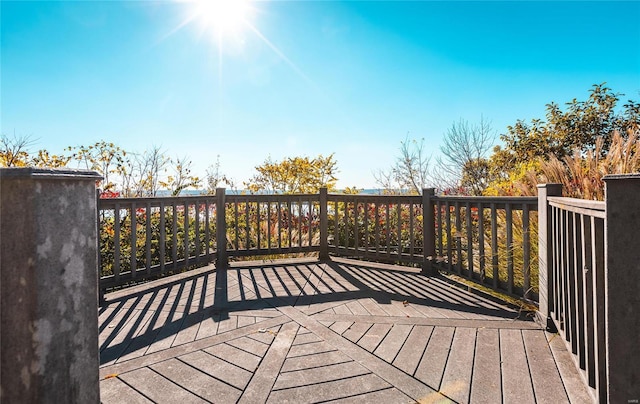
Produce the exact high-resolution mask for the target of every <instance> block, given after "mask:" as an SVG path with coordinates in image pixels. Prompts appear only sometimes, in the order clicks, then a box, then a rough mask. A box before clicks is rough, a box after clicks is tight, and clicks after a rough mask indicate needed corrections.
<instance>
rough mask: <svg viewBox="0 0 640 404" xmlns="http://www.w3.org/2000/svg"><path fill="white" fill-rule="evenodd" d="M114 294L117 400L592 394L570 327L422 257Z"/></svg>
mask: <svg viewBox="0 0 640 404" xmlns="http://www.w3.org/2000/svg"><path fill="white" fill-rule="evenodd" d="M107 300H108V303H107V304H106V305H104V306H103V307H101V309H100V316H99V325H100V340H99V343H100V362H101V369H100V379H101V381H100V389H101V399H102V401H103V402H104V403H137V402H167V403H191V402H219V403H234V402H243V403H262V402H273V403H286V402H289V403H306V402H325V401H333V400H338V401H341V402H356V403H412V402H420V403H428V402H450V401H451V402H459V403H466V402H472V403H500V402H504V403H544V402H549V403H562V402H576V403H586V402H592V398H591V396H590V394H589V392H588V390H587V388H586V387H585V386H584V384H583V381H582V378H581V376H580V375H579V373H578V372H577V371H576V370H575V366H574V363H573V359H572V358H571V356H570V354H569V352H567V350H566V349H565V345H564V343H563V341H562V340H561V338H560V337H559V336H554V334H549V333H546V332H545V331H544V330H543V329H542V328H541V327H540V326H539V325H538V324H536V323H535V322H533V321H531V319H530V318H527V316H525V315H520V313H519V311H518V310H517V309H513V308H511V307H508V306H506V305H503V304H499V303H496V302H494V301H492V300H489V299H486V298H483V297H481V296H479V295H477V294H474V293H471V292H469V291H467V290H464V289H462V288H460V287H457V286H453V285H451V284H449V283H447V282H446V281H445V280H444V279H443V278H439V277H430V278H429V277H426V276H423V275H420V274H419V273H418V271H417V270H413V269H407V268H400V267H393V266H385V265H378V264H369V263H364V262H361V261H348V260H338V259H334V260H333V261H330V262H327V263H319V262H315V261H300V260H291V261H277V262H269V261H266V262H260V263H244V264H238V263H236V264H233V265H232V266H231V267H230V268H229V269H228V270H227V271H226V272H225V271H215V270H214V268H213V267H208V268H204V269H201V270H198V271H197V272H191V273H189V274H183V275H179V276H177V277H173V278H167V279H164V280H160V281H154V282H151V283H148V284H145V285H142V286H137V287H133V288H129V289H124V290H121V291H118V292H114V293H111V294H108V295H107Z"/></svg>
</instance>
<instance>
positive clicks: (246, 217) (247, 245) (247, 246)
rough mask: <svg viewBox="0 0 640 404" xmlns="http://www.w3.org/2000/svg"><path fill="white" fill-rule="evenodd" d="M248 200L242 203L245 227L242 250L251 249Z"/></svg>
mask: <svg viewBox="0 0 640 404" xmlns="http://www.w3.org/2000/svg"><path fill="white" fill-rule="evenodd" d="M249 204H250V203H249V198H247V199H246V200H245V203H244V226H245V229H244V230H245V246H244V249H245V250H250V249H251V238H250V237H251V236H250V232H249V230H250V228H251V221H250V220H249V219H250V217H251V213H250V209H251V208H250V206H249ZM289 245H291V243H289Z"/></svg>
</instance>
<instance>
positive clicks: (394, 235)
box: [327, 195, 425, 264]
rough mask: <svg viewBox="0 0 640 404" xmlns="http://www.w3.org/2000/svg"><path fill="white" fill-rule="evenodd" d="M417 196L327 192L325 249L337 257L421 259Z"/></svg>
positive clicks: (422, 247) (421, 245) (420, 218)
mask: <svg viewBox="0 0 640 404" xmlns="http://www.w3.org/2000/svg"><path fill="white" fill-rule="evenodd" d="M422 206H423V205H422V197H420V196H375V195H329V196H328V207H327V215H328V235H329V240H328V249H329V252H330V253H333V254H335V255H340V256H347V257H354V258H364V259H371V260H376V261H381V262H392V263H419V264H422V263H423V262H424V257H425V255H424V242H423V239H424V236H423V228H424V226H423V219H422V215H423V209H422Z"/></svg>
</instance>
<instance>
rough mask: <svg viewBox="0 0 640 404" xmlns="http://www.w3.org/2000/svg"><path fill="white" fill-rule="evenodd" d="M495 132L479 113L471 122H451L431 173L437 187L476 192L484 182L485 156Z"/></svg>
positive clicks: (480, 190) (477, 192)
mask: <svg viewBox="0 0 640 404" xmlns="http://www.w3.org/2000/svg"><path fill="white" fill-rule="evenodd" d="M495 139H496V132H495V131H494V130H493V129H492V127H491V122H489V121H487V120H485V119H484V117H480V123H478V124H477V125H472V124H470V123H469V122H468V121H466V120H463V119H460V120H459V121H458V122H454V123H453V124H452V125H451V128H449V130H447V133H446V134H445V136H444V139H443V144H442V145H441V146H440V153H441V155H440V156H439V157H438V158H437V159H436V169H435V170H434V172H433V173H434V177H435V179H436V182H437V184H438V188H442V189H452V190H455V189H460V188H463V189H464V191H465V192H467V193H471V194H473V195H480V194H482V191H484V189H485V188H486V186H487V170H486V156H487V153H488V152H489V151H490V150H491V149H492V147H493V146H494V144H495Z"/></svg>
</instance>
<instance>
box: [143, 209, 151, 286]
mask: <svg viewBox="0 0 640 404" xmlns="http://www.w3.org/2000/svg"><path fill="white" fill-rule="evenodd" d="M145 225H146V226H145V245H144V255H145V267H146V270H147V275H150V274H151V202H147V205H146V206H145Z"/></svg>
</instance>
